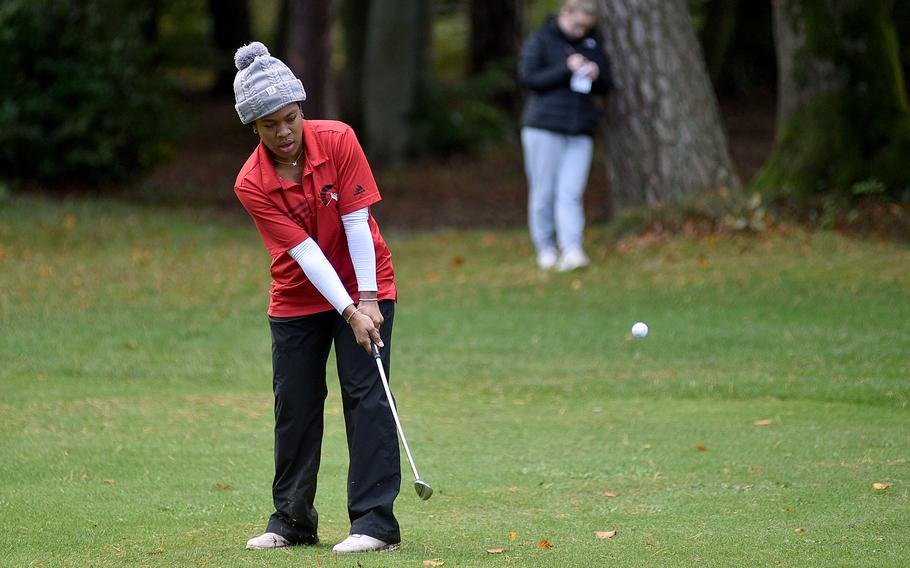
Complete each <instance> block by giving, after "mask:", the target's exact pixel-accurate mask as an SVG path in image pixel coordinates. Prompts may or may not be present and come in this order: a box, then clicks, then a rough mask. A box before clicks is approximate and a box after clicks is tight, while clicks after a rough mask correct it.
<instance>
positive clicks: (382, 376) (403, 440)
mask: <svg viewBox="0 0 910 568" xmlns="http://www.w3.org/2000/svg"><path fill="white" fill-rule="evenodd" d="M376 368H377V369H379V378H380V379H381V380H382V388H383V389H385V396H386V399H387V400H388V401H389V408H391V409H392V418H394V419H395V427H396V428H397V429H398V437H400V438H401V445H402V446H404V451H405V453H406V454H407V455H408V463H409V464H410V465H411V471H413V472H414V479H420V475H419V474H418V473H417V466H416V465H414V457H413V456H412V455H411V448H410V447H408V440H407V438H405V437H404V430H403V429H402V428H401V420H399V419H398V409H396V408H395V399H393V398H392V390H391V389H390V388H389V380H388V379H386V376H385V369H384V368H383V366H382V359H380V358H379V357H378V356H377V357H376Z"/></svg>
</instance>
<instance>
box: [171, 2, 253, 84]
mask: <svg viewBox="0 0 910 568" xmlns="http://www.w3.org/2000/svg"><path fill="white" fill-rule="evenodd" d="M156 3H158V2H157V0H156ZM209 14H210V15H211V17H212V30H213V38H212V39H213V40H214V42H215V49H216V50H217V52H218V61H219V63H220V65H219V67H218V75H217V77H216V79H215V86H214V87H212V91H213V92H214V93H215V94H217V95H225V96H230V95H231V94H232V93H233V84H234V76H235V74H236V73H237V68H236V67H234V52H235V51H237V48H238V47H240V46H241V45H244V44H246V43H249V42H250V41H251V38H252V32H251V31H250V10H249V7H248V6H247V0H209Z"/></svg>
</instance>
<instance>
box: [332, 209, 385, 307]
mask: <svg viewBox="0 0 910 568" xmlns="http://www.w3.org/2000/svg"><path fill="white" fill-rule="evenodd" d="M369 218H370V212H369V210H368V209H367V208H363V209H358V210H357V211H354V212H353V213H348V214H347V215H343V216H342V217H341V223H342V224H343V225H344V232H345V235H346V236H347V238H348V250H349V251H350V253H351V262H353V263H354V274H355V275H356V276H357V289H358V290H359V291H361V292H375V291H377V290H378V289H379V288H378V287H377V286H376V247H375V246H374V245H373V235H372V234H370V224H369Z"/></svg>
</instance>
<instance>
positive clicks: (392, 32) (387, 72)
mask: <svg viewBox="0 0 910 568" xmlns="http://www.w3.org/2000/svg"><path fill="white" fill-rule="evenodd" d="M369 18H370V19H369V33H368V36H367V42H366V43H367V50H366V68H365V70H364V77H363V79H362V87H363V101H364V122H365V125H366V135H367V151H368V152H369V154H370V159H371V161H376V162H381V163H386V164H394V163H398V162H401V161H402V160H403V159H404V157H405V156H406V154H407V152H408V151H409V145H410V142H411V138H412V130H413V128H412V121H413V117H414V116H413V115H414V113H415V111H416V108H417V103H418V98H419V96H420V93H421V90H422V88H423V83H424V81H425V76H426V67H427V50H428V45H429V42H428V40H429V7H428V6H427V3H426V2H424V1H423V0H373V1H372V2H371V4H370V15H369Z"/></svg>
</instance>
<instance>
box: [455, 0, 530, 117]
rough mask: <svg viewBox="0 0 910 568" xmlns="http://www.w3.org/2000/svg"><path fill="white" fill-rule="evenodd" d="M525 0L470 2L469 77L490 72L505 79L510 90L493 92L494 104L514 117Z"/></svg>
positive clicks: (518, 95) (518, 89) (518, 101)
mask: <svg viewBox="0 0 910 568" xmlns="http://www.w3.org/2000/svg"><path fill="white" fill-rule="evenodd" d="M526 21H527V8H526V0H471V39H470V43H471V45H470V50H469V51H470V68H469V70H468V71H469V73H470V75H471V76H472V77H477V76H479V75H483V74H484V73H485V72H488V71H490V70H493V71H496V72H499V73H502V74H503V75H505V76H506V77H508V79H509V83H511V87H510V88H506V89H505V90H504V91H503V92H500V93H497V94H496V96H495V98H494V101H493V102H494V103H495V104H496V106H498V107H499V108H502V109H504V110H507V111H508V112H510V113H514V114H517V112H518V109H519V106H520V104H519V103H520V100H521V88H520V87H519V85H518V80H517V78H516V77H517V74H518V53H519V51H520V50H521V44H522V41H524V37H525V33H526V32H527V29H526V28H527V24H526Z"/></svg>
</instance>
